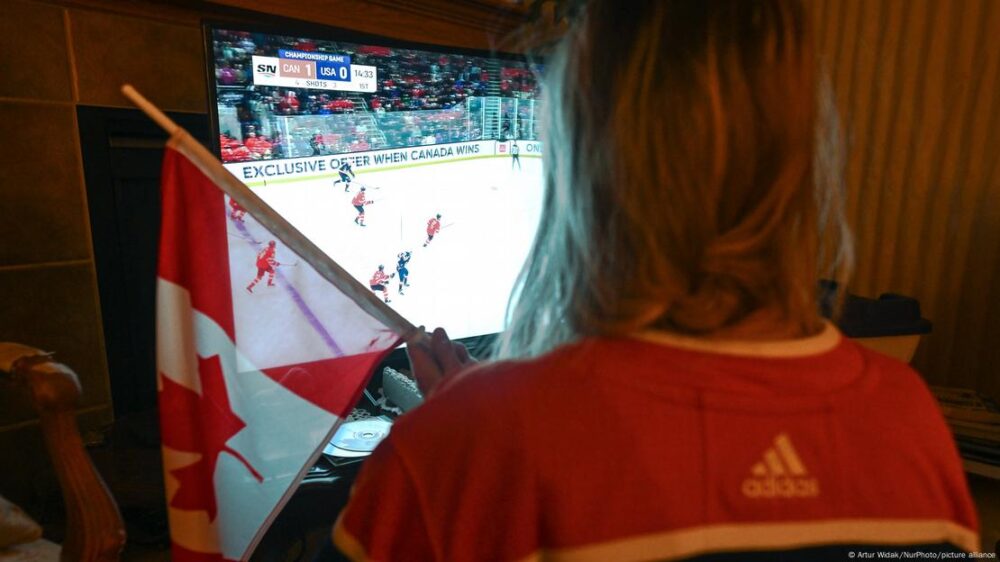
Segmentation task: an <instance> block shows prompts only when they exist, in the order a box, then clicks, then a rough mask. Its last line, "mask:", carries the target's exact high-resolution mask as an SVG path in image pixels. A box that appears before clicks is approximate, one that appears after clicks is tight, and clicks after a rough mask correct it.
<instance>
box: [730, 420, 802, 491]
mask: <svg viewBox="0 0 1000 562" xmlns="http://www.w3.org/2000/svg"><path fill="white" fill-rule="evenodd" d="M750 472H751V474H752V476H751V477H750V478H747V479H746V480H744V481H743V486H742V490H743V495H744V496H746V497H748V498H751V499H759V498H765V499H766V498H814V497H816V496H818V495H819V482H818V481H817V480H816V479H815V478H811V477H810V476H809V473H808V471H807V470H806V467H805V465H803V464H802V460H801V459H799V455H798V453H796V452H795V448H794V447H792V441H791V439H789V438H788V434H787V433H782V434H780V435H778V436H777V437H775V438H774V446H773V447H770V448H768V449H767V450H766V451H764V460H762V461H761V462H758V463H757V464H755V465H753V467H752V468H751V469H750Z"/></svg>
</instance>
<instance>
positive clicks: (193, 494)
mask: <svg viewBox="0 0 1000 562" xmlns="http://www.w3.org/2000/svg"><path fill="white" fill-rule="evenodd" d="M198 375H199V378H200V379H201V394H200V395H199V394H198V393H197V392H195V391H193V390H191V389H190V388H187V387H186V386H182V385H180V384H177V383H176V382H174V381H173V380H171V379H170V378H168V377H165V376H162V375H161V378H162V380H163V388H162V390H160V412H161V420H162V421H161V426H162V428H161V432H162V434H163V444H164V445H166V446H167V447H170V448H171V449H176V450H178V451H186V452H191V453H200V454H201V458H199V459H198V460H197V461H195V462H193V463H191V464H189V465H187V466H183V467H181V468H175V469H173V470H171V471H170V474H173V475H174V476H175V477H176V478H177V480H178V481H179V482H180V487H179V488H178V490H177V492H176V493H175V494H174V497H173V498H171V499H170V506H171V507H176V508H178V509H185V510H202V511H207V512H208V517H209V520H210V521H214V520H215V516H216V513H217V512H218V508H217V501H216V494H215V485H214V482H213V480H214V477H215V465H216V464H217V463H218V461H219V455H221V454H222V453H224V452H225V453H229V454H230V455H232V456H233V457H235V458H236V459H237V460H239V461H240V462H242V463H243V464H244V465H245V466H246V467H247V470H249V471H250V473H251V474H253V476H254V478H256V479H257V481H258V482H262V481H263V480H264V478H263V477H262V476H261V475H260V473H258V472H257V471H256V470H255V469H254V468H253V467H252V466H251V465H250V463H249V462H247V460H246V459H245V458H243V455H241V454H240V453H238V452H237V451H234V450H233V449H231V448H230V447H229V446H228V445H226V442H227V441H229V440H230V439H231V438H232V437H233V436H234V435H236V434H237V433H239V432H240V430H242V429H243V428H244V427H246V423H244V422H243V420H241V419H240V418H239V417H238V416H237V415H236V414H235V413H234V412H233V410H232V408H230V406H229V394H228V393H227V392H226V380H225V378H224V376H223V374H222V362H221V361H220V360H219V356H218V355H213V356H211V357H209V358H208V359H202V358H201V357H198Z"/></svg>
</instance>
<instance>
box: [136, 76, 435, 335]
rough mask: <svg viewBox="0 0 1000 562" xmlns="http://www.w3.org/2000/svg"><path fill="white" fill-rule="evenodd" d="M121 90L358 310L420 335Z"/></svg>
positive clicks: (154, 111) (183, 134)
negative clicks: (356, 306) (355, 305)
mask: <svg viewBox="0 0 1000 562" xmlns="http://www.w3.org/2000/svg"><path fill="white" fill-rule="evenodd" d="M122 93H123V94H125V97H127V98H128V99H129V100H131V101H132V103H134V104H135V105H136V107H138V108H139V109H141V110H142V111H143V113H145V114H146V115H148V116H149V118H150V119H152V120H153V121H155V122H156V124H157V125H159V126H160V127H162V128H163V130H165V131H166V132H167V133H169V134H170V141H169V142H168V145H169V146H171V147H172V148H174V149H177V150H178V151H180V152H181V153H183V154H184V155H185V156H187V157H188V159H190V160H191V163H193V164H194V165H195V166H197V167H198V168H199V169H200V170H201V171H202V173H204V174H205V175H206V176H208V178H209V179H211V180H212V183H214V184H215V185H216V186H217V187H218V188H219V189H221V190H222V191H223V192H225V193H226V195H228V196H230V197H231V198H233V199H234V200H236V202H237V203H239V204H240V206H241V207H243V208H244V209H246V210H247V212H249V213H250V214H251V215H253V217H254V218H255V219H257V221H258V222H260V224H262V225H264V228H266V229H267V230H269V231H270V232H271V233H272V234H274V235H275V236H277V237H278V238H279V239H281V241H282V242H283V243H284V244H285V245H286V246H288V248H289V249H291V250H292V251H293V252H295V253H296V254H298V255H299V257H301V258H302V260H303V261H305V262H306V263H308V264H309V265H311V266H312V268H313V269H315V270H316V272H317V273H319V274H320V276H321V277H323V278H324V279H326V280H327V281H329V282H330V283H331V284H333V286H334V287H336V288H337V289H339V290H340V291H341V292H342V293H344V294H345V295H347V296H348V297H349V298H350V299H351V300H353V301H354V302H355V303H357V305H358V306H360V307H361V309H362V310H364V311H365V312H367V313H368V314H369V315H371V316H372V317H373V318H375V319H376V320H378V321H379V322H381V323H383V324H385V325H386V326H387V327H388V328H390V329H391V330H393V331H394V332H396V333H397V334H399V335H400V336H402V337H403V339H404V340H408V339H410V338H413V337H420V336H421V334H422V332H421V331H420V330H419V329H418V328H417V327H416V326H414V325H413V324H412V323H411V322H410V321H409V320H407V319H406V318H403V316H402V315H400V314H399V313H398V312H396V311H395V310H393V309H392V308H390V307H389V306H388V305H387V304H385V303H384V302H382V300H380V299H379V298H378V297H377V296H375V293H373V292H372V291H371V290H369V288H368V287H366V286H364V285H362V284H361V283H360V282H359V281H358V280H357V279H355V278H354V277H352V276H351V274H350V273H348V272H347V271H345V270H344V268H342V267H340V265H339V264H337V262H335V261H333V260H332V259H330V256H328V255H326V253H325V252H323V250H320V249H319V247H318V246H316V244H314V243H313V242H312V240H309V239H308V238H306V237H305V236H304V235H303V234H302V233H301V232H299V231H298V229H297V228H295V227H294V226H292V225H291V224H290V223H289V222H288V221H286V220H285V219H284V218H283V217H282V216H281V215H279V214H278V213H276V212H275V211H274V209H272V208H271V207H269V206H268V204H267V203H265V202H264V200H263V199H261V198H260V197H258V196H257V195H256V194H254V192H253V191H251V190H250V188H249V187H247V186H245V185H243V183H242V182H240V180H238V179H236V177H235V176H233V175H232V174H231V173H229V170H226V168H225V167H223V165H222V163H221V162H219V160H218V158H216V157H215V156H214V155H213V154H212V153H211V152H209V151H208V149H206V148H205V147H204V146H202V144H201V143H200V142H198V141H197V140H195V138H194V137H192V136H191V135H190V134H189V133H188V132H187V131H185V130H184V128H183V127H181V126H179V125H178V124H177V123H174V122H173V120H172V119H170V118H169V117H167V116H166V115H165V114H164V113H163V112H162V111H160V109H159V108H158V107H156V106H155V105H153V104H152V103H151V102H150V101H149V100H147V99H146V98H145V97H143V95H142V94H140V93H139V92H138V91H136V89H135V88H133V87H132V85H131V84H125V85H124V86H122Z"/></svg>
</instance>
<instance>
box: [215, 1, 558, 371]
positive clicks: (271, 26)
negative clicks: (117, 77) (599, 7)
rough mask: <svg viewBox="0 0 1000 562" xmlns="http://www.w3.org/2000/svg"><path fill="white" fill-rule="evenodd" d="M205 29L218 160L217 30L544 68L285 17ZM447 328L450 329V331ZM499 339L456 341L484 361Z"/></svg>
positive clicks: (521, 58) (397, 361)
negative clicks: (473, 58)
mask: <svg viewBox="0 0 1000 562" xmlns="http://www.w3.org/2000/svg"><path fill="white" fill-rule="evenodd" d="M201 27H202V40H203V47H204V53H205V88H206V90H207V96H206V98H207V99H208V118H209V127H210V134H211V139H210V143H211V145H210V146H209V150H211V151H212V153H213V154H214V155H215V156H216V157H217V158H221V154H222V149H221V147H220V146H219V116H218V92H217V84H216V78H215V49H214V45H213V35H212V31H214V30H216V29H223V30H227V31H245V32H248V33H263V34H270V35H283V36H286V37H299V38H306V39H314V40H320V41H334V42H344V43H357V44H362V45H374V46H379V47H382V46H384V47H389V48H395V49H413V50H422V51H428V52H432V53H442V54H459V55H467V56H475V57H483V58H489V59H500V60H509V61H517V62H521V63H525V64H542V62H543V61H542V59H541V58H539V57H533V58H529V57H528V56H527V55H523V54H517V53H509V52H500V51H489V50H483V49H473V48H469V47H455V46H448V45H441V44H433V43H422V42H417V41H410V40H406V39H397V38H392V37H388V36H384V35H378V34H373V33H366V32H362V31H356V30H351V29H346V28H341V27H335V26H330V25H325V24H318V23H314V22H308V21H304V20H298V19H291V18H284V17H270V16H268V22H266V23H264V22H250V23H247V22H241V21H236V20H225V19H214V18H206V19H203V20H202V23H201ZM428 328H433V327H428ZM445 328H446V329H447V327H445ZM498 335H499V333H498V332H494V333H488V334H480V335H478V336H467V337H463V338H457V339H456V340H455V341H458V342H461V343H462V344H464V345H465V346H466V347H467V348H468V349H469V352H470V354H472V356H473V357H476V358H481V359H483V358H486V357H487V356H488V354H489V351H490V350H491V348H492V346H493V343H494V342H495V341H496V338H497V336H498ZM405 351H406V350H405V349H403V348H397V349H395V350H393V351H392V352H391V353H390V355H389V356H388V357H387V358H386V360H385V361H384V362H383V363H382V365H384V366H389V367H392V368H394V369H397V370H400V369H404V370H406V369H407V368H408V366H409V361H408V359H407V358H406V355H405ZM372 378H373V380H374V379H376V378H377V377H375V376H373V377H372Z"/></svg>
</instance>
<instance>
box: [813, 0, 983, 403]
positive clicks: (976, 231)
mask: <svg viewBox="0 0 1000 562" xmlns="http://www.w3.org/2000/svg"><path fill="white" fill-rule="evenodd" d="M807 6H808V9H809V10H810V11H811V12H812V17H813V20H814V22H815V25H816V41H817V48H818V51H819V54H820V57H821V60H822V61H823V65H824V67H825V68H826V70H827V73H828V74H829V76H830V79H831V82H832V84H833V89H834V92H835V95H836V97H837V102H838V107H839V109H840V113H841V119H842V125H843V128H844V133H845V139H846V143H847V163H846V170H845V181H846V183H847V188H848V205H847V211H848V219H849V221H850V223H851V226H852V229H853V231H854V235H855V251H856V255H857V267H856V270H855V273H854V276H853V278H852V280H851V283H850V287H851V289H852V291H854V292H856V293H860V294H863V295H870V296H874V295H878V294H880V293H883V292H889V291H893V292H900V293H904V294H908V295H912V296H915V297H917V298H919V299H920V301H921V304H922V306H923V308H924V313H925V316H927V317H928V318H930V319H931V320H932V321H933V322H934V333H933V334H931V335H930V336H929V337H927V338H925V340H924V341H923V343H922V345H921V347H920V349H919V351H918V353H917V357H916V358H915V365H916V366H917V368H918V369H919V370H920V371H921V372H923V373H924V374H925V376H926V377H927V379H928V380H929V381H930V382H931V383H934V384H949V385H956V386H967V387H972V388H977V389H979V390H982V391H985V392H987V393H990V394H992V395H994V396H1000V367H998V365H1000V291H998V290H997V288H996V284H997V283H998V282H1000V171H998V169H997V168H998V164H997V163H998V160H1000V151H998V144H1000V2H997V1H995V0H954V1H950V2H940V1H934V0H877V1H863V0H822V1H815V2H809V3H807Z"/></svg>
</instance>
